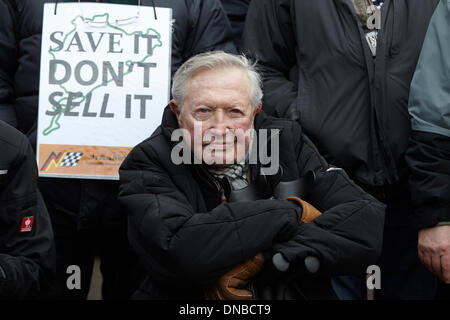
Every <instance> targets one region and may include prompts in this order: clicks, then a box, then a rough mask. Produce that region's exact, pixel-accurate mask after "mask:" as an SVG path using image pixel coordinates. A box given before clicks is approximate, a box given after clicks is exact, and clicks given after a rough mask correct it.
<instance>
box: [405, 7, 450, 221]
mask: <svg viewBox="0 0 450 320" xmlns="http://www.w3.org/2000/svg"><path fill="white" fill-rule="evenodd" d="M449 51H450V0H441V2H440V3H439V5H438V7H437V8H436V11H435V12H434V14H433V17H432V19H431V22H430V25H429V27H428V31H427V34H426V37H425V41H424V44H423V47H422V52H421V54H420V57H419V61H418V64H417V68H416V71H415V73H414V77H413V80H412V82H411V89H410V96H409V105H408V111H409V114H410V115H411V127H412V132H411V139H410V144H409V147H408V149H407V152H406V161H407V163H408V165H409V167H410V169H411V175H410V179H409V183H410V189H411V194H412V195H413V196H412V202H413V206H414V211H413V214H412V223H413V225H414V226H415V227H417V228H425V227H432V226H434V225H436V224H437V223H439V222H444V221H450V197H449V195H450V104H449V101H450V85H449V81H450V58H449Z"/></svg>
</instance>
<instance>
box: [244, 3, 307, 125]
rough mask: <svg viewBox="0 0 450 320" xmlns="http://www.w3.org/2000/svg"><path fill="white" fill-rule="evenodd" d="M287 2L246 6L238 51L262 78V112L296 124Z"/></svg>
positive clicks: (293, 64)
mask: <svg viewBox="0 0 450 320" xmlns="http://www.w3.org/2000/svg"><path fill="white" fill-rule="evenodd" d="M290 6H291V0H258V1H252V2H251V3H250V6H249V9H248V13H247V18H246V23H245V27H244V33H243V35H242V45H241V46H242V50H243V51H244V53H245V54H247V55H248V56H250V57H251V58H253V59H254V60H256V62H257V65H258V69H259V71H260V73H261V75H262V78H263V87H264V98H263V109H264V111H265V112H266V113H267V114H269V115H275V116H278V117H284V118H289V119H295V120H297V119H298V117H299V115H298V108H297V80H296V79H294V80H293V79H292V77H291V76H290V75H291V74H294V76H295V73H297V71H296V70H297V66H296V55H295V46H296V41H295V38H294V34H295V33H294V30H293V25H292V20H291V19H292V17H291V14H290V11H291V8H290Z"/></svg>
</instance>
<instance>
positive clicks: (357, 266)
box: [119, 107, 384, 299]
mask: <svg viewBox="0 0 450 320" xmlns="http://www.w3.org/2000/svg"><path fill="white" fill-rule="evenodd" d="M254 127H255V129H256V131H257V132H258V130H259V129H267V130H268V131H270V132H272V130H275V129H276V130H279V132H280V134H279V150H280V158H279V160H280V168H281V169H280V170H279V172H282V174H281V175H271V176H266V177H265V178H266V179H267V181H268V185H271V186H276V185H277V184H278V183H279V182H280V181H290V180H294V179H297V178H299V177H301V176H303V175H304V174H305V173H306V172H309V171H313V172H314V173H315V175H316V177H317V178H316V183H315V184H314V185H313V186H312V187H311V190H310V191H309V193H308V196H307V197H306V198H305V199H306V200H307V201H309V202H310V203H311V204H312V205H314V206H315V207H316V208H317V209H319V210H320V211H321V212H323V214H322V215H321V216H320V217H319V218H316V220H314V222H312V223H308V224H301V225H299V219H300V215H299V209H298V207H297V205H295V204H293V203H291V202H290V201H287V200H273V199H272V200H256V201H243V202H236V203H222V201H221V192H220V186H219V185H217V184H216V183H213V178H212V177H211V176H210V175H209V174H208V172H207V171H206V169H205V168H204V166H203V165H201V164H179V165H176V164H174V162H173V161H172V160H171V150H172V148H173V147H174V145H175V143H174V142H172V141H171V134H172V132H173V130H175V129H176V128H178V124H177V121H176V117H175V116H174V115H173V113H172V112H171V110H170V109H169V108H168V107H167V108H166V110H165V113H164V117H163V121H162V124H161V126H160V127H159V128H158V129H157V130H156V131H155V132H154V133H153V135H152V136H151V137H150V138H149V139H147V140H145V141H144V142H142V143H141V144H139V145H138V146H136V147H135V148H134V149H133V150H132V151H131V152H130V154H129V155H128V157H127V158H126V159H125V161H124V162H123V164H122V166H121V168H120V182H121V186H120V192H119V200H120V202H121V203H122V205H123V206H124V208H125V210H126V212H127V214H128V237H129V240H130V244H131V246H132V248H133V249H134V250H135V252H136V253H137V255H138V257H139V259H140V260H141V262H142V264H143V265H144V266H145V268H146V271H147V278H146V280H145V281H144V282H143V284H142V285H141V288H140V290H141V292H143V293H144V295H145V296H146V297H147V298H164V299H167V298H180V299H182V298H191V299H192V298H201V297H202V291H201V289H202V287H203V286H205V285H207V284H209V283H211V282H213V281H214V280H215V279H217V278H218V277H220V276H221V275H222V274H224V273H225V272H226V271H228V270H230V269H231V268H232V267H234V266H236V265H238V264H240V263H242V262H244V261H246V260H248V259H249V258H251V257H253V256H254V255H255V254H257V253H259V252H263V251H266V250H274V251H275V252H281V253H282V254H283V255H284V256H285V257H286V259H287V260H288V261H289V262H293V263H294V262H295V261H303V259H305V258H306V257H307V256H310V255H313V256H316V257H318V258H319V260H320V263H321V268H320V270H319V272H320V273H321V274H323V275H326V276H330V275H333V274H352V273H361V272H365V268H366V267H367V265H369V264H371V263H374V262H375V261H376V259H377V258H378V255H379V253H380V250H381V242H382V240H381V239H382V229H383V223H384V206H383V205H382V204H381V203H380V202H378V201H377V200H375V199H374V198H373V197H371V196H370V195H368V194H367V193H365V192H364V191H362V189H360V188H359V187H357V186H356V185H355V184H354V183H353V182H352V181H351V180H350V179H349V178H348V176H347V175H346V174H345V172H344V171H343V170H340V169H337V168H330V167H329V166H328V164H327V163H326V161H325V160H324V159H323V158H322V157H321V156H320V155H319V153H318V152H317V150H316V149H315V147H314V146H313V145H312V143H311V142H310V141H309V140H308V138H306V137H305V136H304V135H302V131H301V128H300V126H299V125H298V124H297V123H295V122H293V121H290V120H282V119H276V118H273V117H268V116H266V115H265V114H264V112H260V113H259V114H258V115H257V116H256V118H255V123H254ZM299 138H300V139H299ZM273 139H274V138H272V140H271V142H270V143H273ZM250 166H251V169H250V170H251V172H252V174H251V176H252V178H251V181H252V182H255V181H257V180H258V177H260V175H261V171H260V168H261V163H260V161H259V160H258V163H257V164H254V165H250Z"/></svg>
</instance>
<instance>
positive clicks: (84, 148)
mask: <svg viewBox="0 0 450 320" xmlns="http://www.w3.org/2000/svg"><path fill="white" fill-rule="evenodd" d="M154 10H155V11H154ZM155 14H156V16H155ZM155 17H156V19H155ZM171 21H172V10H171V9H168V8H155V9H154V8H153V7H147V6H139V7H138V6H130V5H119V4H103V3H59V4H58V5H57V10H56V14H55V4H54V3H46V4H45V6H44V20H43V30H42V52H41V74H40V92H39V115H38V140H37V142H38V154H37V158H38V163H39V175H40V176H51V177H72V178H94V179H117V178H118V168H119V166H120V164H121V162H122V160H123V159H124V158H125V157H126V155H127V154H128V152H129V151H130V150H131V149H132V147H134V146H135V145H136V144H138V143H139V142H141V141H142V140H144V139H146V138H147V137H149V136H150V134H151V133H152V132H153V131H154V130H155V129H156V127H157V126H158V125H159V124H160V122H161V118H162V114H163V110H164V107H165V106H166V105H167V103H168V101H169V98H170V70H171V59H170V57H171Z"/></svg>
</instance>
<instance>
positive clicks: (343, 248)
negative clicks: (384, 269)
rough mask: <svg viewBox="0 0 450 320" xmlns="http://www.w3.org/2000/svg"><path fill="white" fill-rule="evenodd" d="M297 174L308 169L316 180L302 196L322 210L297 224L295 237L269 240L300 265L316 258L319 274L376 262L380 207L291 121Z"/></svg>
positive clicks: (353, 271) (360, 269)
mask: <svg viewBox="0 0 450 320" xmlns="http://www.w3.org/2000/svg"><path fill="white" fill-rule="evenodd" d="M293 129H294V130H293V135H298V136H299V137H301V142H299V143H298V144H297V151H296V154H297V156H298V161H297V162H298V170H299V173H300V176H302V175H303V174H304V173H305V172H308V171H310V170H313V171H314V172H315V175H316V182H315V184H314V187H313V189H312V190H311V191H310V193H309V195H308V196H307V197H306V198H305V199H303V200H306V201H307V202H308V203H310V204H311V205H313V206H314V207H315V208H317V209H318V210H319V211H320V212H322V214H321V215H320V216H318V217H317V218H315V219H314V220H313V221H312V222H310V223H303V224H301V225H300V226H299V229H298V231H297V235H296V236H295V238H294V239H292V240H290V241H288V242H286V243H281V244H276V245H274V247H273V248H274V251H275V252H280V253H281V254H282V255H283V256H284V257H285V258H286V260H287V261H288V262H289V263H291V264H292V266H291V268H297V267H298V266H300V267H303V268H304V261H305V258H306V257H308V256H315V257H317V258H318V259H319V261H320V268H319V271H318V272H319V273H322V274H326V275H342V274H361V273H365V272H366V268H367V266H369V265H371V264H375V263H376V261H377V259H378V257H379V255H380V253H381V248H382V238H383V225H384V209H385V206H384V205H383V204H382V203H380V202H379V201H377V200H376V199H375V198H373V197H372V196H370V195H369V194H367V193H366V192H364V191H363V190H362V189H361V188H359V187H358V186H356V185H355V183H354V182H353V181H351V180H350V179H349V177H348V176H347V174H346V173H345V171H344V170H342V169H339V168H334V167H331V166H329V165H328V164H327V162H326V161H325V160H324V159H323V158H322V157H321V156H320V154H319V152H318V151H317V149H316V148H315V147H314V145H313V144H312V142H311V141H310V140H309V139H308V138H307V137H306V136H305V135H302V133H301V131H300V127H299V126H298V125H296V124H295V126H293Z"/></svg>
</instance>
